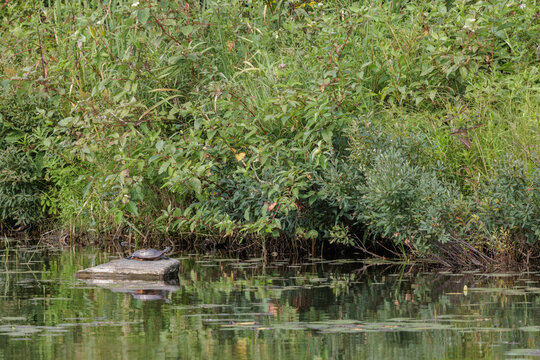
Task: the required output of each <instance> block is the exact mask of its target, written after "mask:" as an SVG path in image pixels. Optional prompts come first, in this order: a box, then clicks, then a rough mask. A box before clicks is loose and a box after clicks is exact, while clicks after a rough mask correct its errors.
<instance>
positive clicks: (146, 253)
mask: <svg viewBox="0 0 540 360" xmlns="http://www.w3.org/2000/svg"><path fill="white" fill-rule="evenodd" d="M169 250H171V247H170V246H169V247H167V248H166V249H164V250H156V249H143V250H137V251H135V252H134V253H133V254H131V256H128V259H133V260H158V259H161V257H162V256H163V255H165V253H167V251H169Z"/></svg>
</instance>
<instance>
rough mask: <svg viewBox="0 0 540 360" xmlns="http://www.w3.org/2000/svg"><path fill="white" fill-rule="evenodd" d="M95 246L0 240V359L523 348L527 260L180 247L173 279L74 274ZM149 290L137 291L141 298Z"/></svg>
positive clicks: (531, 308) (519, 354)
mask: <svg viewBox="0 0 540 360" xmlns="http://www.w3.org/2000/svg"><path fill="white" fill-rule="evenodd" d="M108 260H109V256H108V255H107V254H104V253H100V252H97V251H90V250H84V251H82V252H79V251H78V252H75V253H71V254H70V253H55V254H47V253H44V252H35V251H28V252H27V251H24V249H22V250H20V251H17V252H13V251H11V252H0V263H1V264H3V267H4V268H3V271H2V272H0V296H2V297H1V298H0V359H4V358H5V359H12V358H28V359H50V358H66V357H68V358H69V357H70V356H69V354H75V355H76V356H72V357H77V358H80V359H96V358H102V357H107V358H133V359H137V358H143V357H146V358H152V359H170V358H172V359H184V358H185V359H192V358H204V359H225V360H227V359H252V358H256V359H276V358H295V359H422V358H424V359H436V358H437V359H438V358H444V359H518V358H519V359H522V358H527V359H534V358H538V354H539V349H540V274H539V273H527V274H518V273H505V274H482V273H479V272H467V273H461V274H453V273H447V272H421V271H419V270H418V269H416V268H414V267H410V266H404V267H402V266H398V267H396V266H386V265H383V266H379V265H372V264H365V263H362V262H354V261H325V260H321V259H312V260H311V261H309V262H307V263H305V264H300V265H290V264H289V262H287V261H279V262H275V263H270V264H265V262H264V261H263V260H262V259H250V260H242V261H241V260H238V259H230V258H215V259H214V258H208V257H205V258H201V257H197V256H195V255H186V256H184V257H182V258H181V259H180V260H181V263H182V264H181V272H180V273H179V276H178V280H177V282H174V283H168V282H167V283H159V284H156V283H151V284H147V283H145V284H141V283H140V282H135V283H132V282H129V283H125V282H124V283H120V282H118V281H113V282H109V283H106V282H104V280H93V281H87V282H82V281H78V280H76V279H74V278H73V274H74V273H75V271H77V270H79V269H82V268H84V267H88V266H92V265H96V264H99V263H103V262H106V261H108ZM148 298H150V299H156V300H157V301H141V300H143V299H148Z"/></svg>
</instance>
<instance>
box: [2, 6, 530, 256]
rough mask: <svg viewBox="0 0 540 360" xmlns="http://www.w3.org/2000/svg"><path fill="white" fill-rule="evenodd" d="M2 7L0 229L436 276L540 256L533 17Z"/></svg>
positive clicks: (412, 11) (460, 12) (486, 11)
mask: <svg viewBox="0 0 540 360" xmlns="http://www.w3.org/2000/svg"><path fill="white" fill-rule="evenodd" d="M1 6H2V7H1V8H0V19H1V20H0V21H1V24H2V25H1V27H0V29H1V30H0V31H1V36H2V40H1V41H0V50H1V51H2V53H3V56H2V58H1V60H0V68H2V69H3V71H2V72H1V73H0V91H1V92H0V143H1V144H2V147H1V149H2V150H1V154H0V163H1V164H2V170H1V171H2V179H1V181H0V223H1V224H2V226H3V227H5V228H7V229H12V228H13V227H15V226H18V225H21V224H22V225H27V226H34V227H37V226H42V227H51V226H53V225H54V226H55V227H56V228H59V229H62V230H63V231H66V232H67V233H69V234H70V235H75V236H81V235H92V236H95V235H104V234H110V235H111V236H112V237H113V238H114V239H116V238H118V237H119V236H128V237H129V238H130V239H131V238H132V237H133V238H134V239H135V240H136V241H139V242H145V241H149V239H150V238H151V237H152V236H164V235H166V236H168V237H170V238H173V239H177V241H180V242H182V244H183V245H188V244H191V243H193V242H202V241H204V242H211V243H214V244H216V243H218V244H223V245H224V246H227V247H233V246H236V247H238V246H242V247H243V246H249V245H252V244H258V245H259V246H260V247H261V248H262V249H263V251H268V250H270V249H277V248H285V249H289V250H290V249H300V250H299V251H311V252H314V251H316V249H322V247H323V245H324V244H325V243H328V242H329V243H330V244H331V247H335V246H337V245H338V244H342V245H345V246H355V247H357V248H360V249H363V250H364V251H367V252H368V253H372V254H373V253H376V254H386V253H388V252H391V253H394V254H397V255H398V256H402V257H406V258H410V257H427V258H430V257H435V258H437V259H439V260H440V261H443V262H446V263H448V264H449V265H452V264H453V265H456V264H470V263H478V264H490V263H493V262H494V260H495V261H497V262H499V263H509V264H511V263H513V262H515V261H522V260H525V261H526V262H527V263H529V262H531V261H532V260H533V259H534V258H535V257H537V256H539V255H540V254H539V252H540V250H539V246H538V239H539V238H540V227H539V225H538V220H537V219H539V218H540V214H539V208H540V198H539V197H540V195H539V194H540V192H539V191H538V189H539V181H540V180H539V175H540V174H539V158H538V144H539V143H540V142H539V141H538V104H539V103H540V96H539V88H538V82H539V77H540V75H539V67H538V60H539V59H540V54H539V48H538V38H540V23H539V22H540V19H539V17H538V13H537V9H535V8H534V6H527V4H526V3H525V2H523V3H522V2H519V1H513V0H509V1H506V2H488V1H478V2H474V1H451V0H450V1H449V0H445V1H443V0H438V1H419V2H402V1H382V0H381V1H370V2H368V1H352V0H342V1H328V2H325V1H320V2H315V1H311V2H302V1H267V2H259V1H240V0H238V1H230V0H229V1H212V0H206V1H184V2H169V1H152V0H147V1H123V0H110V1H102V2H95V3H94V2H87V1H82V0H81V1H76V2H74V1H69V2H63V1H49V0H48V1H43V2H29V3H24V4H23V3H19V2H8V3H6V4H3V5H1ZM19 159H21V160H19ZM38 203H39V206H37V205H38ZM242 242H247V244H246V245H243V244H242V245H240V244H241V243H242ZM325 246H326V249H328V245H325ZM272 251H273V250H272Z"/></svg>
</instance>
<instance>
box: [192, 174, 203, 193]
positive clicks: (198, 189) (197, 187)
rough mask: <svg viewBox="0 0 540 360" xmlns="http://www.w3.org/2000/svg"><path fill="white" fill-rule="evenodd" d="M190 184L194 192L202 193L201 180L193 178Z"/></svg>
mask: <svg viewBox="0 0 540 360" xmlns="http://www.w3.org/2000/svg"><path fill="white" fill-rule="evenodd" d="M189 183H190V185H191V187H192V188H193V190H195V192H196V193H197V194H200V193H201V191H202V184H201V180H199V179H198V178H196V177H192V178H191V179H189Z"/></svg>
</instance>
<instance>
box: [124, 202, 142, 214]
mask: <svg viewBox="0 0 540 360" xmlns="http://www.w3.org/2000/svg"><path fill="white" fill-rule="evenodd" d="M126 208H127V209H128V211H129V212H130V213H132V214H133V215H135V216H139V209H138V208H137V204H136V203H135V202H134V201H130V202H128V203H127V204H126Z"/></svg>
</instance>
